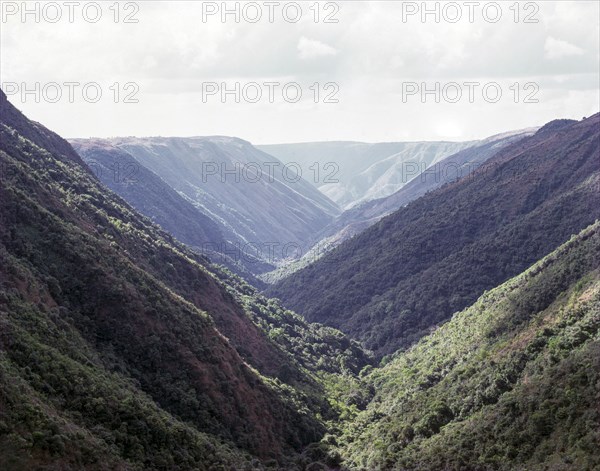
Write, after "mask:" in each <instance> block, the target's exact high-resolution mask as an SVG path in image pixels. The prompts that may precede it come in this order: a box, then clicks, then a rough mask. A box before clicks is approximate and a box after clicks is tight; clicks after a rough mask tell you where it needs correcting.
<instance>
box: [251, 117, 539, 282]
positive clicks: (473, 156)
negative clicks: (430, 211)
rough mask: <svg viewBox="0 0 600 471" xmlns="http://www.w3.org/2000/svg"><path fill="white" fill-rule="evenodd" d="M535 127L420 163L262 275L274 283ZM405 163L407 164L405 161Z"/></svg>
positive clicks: (464, 172) (467, 172) (469, 169)
mask: <svg viewBox="0 0 600 471" xmlns="http://www.w3.org/2000/svg"><path fill="white" fill-rule="evenodd" d="M537 129H538V128H531V129H524V130H520V131H512V132H507V133H502V134H498V135H495V136H492V137H489V138H487V139H483V140H481V141H478V142H477V143H476V144H474V145H472V146H471V147H467V148H466V149H463V150H461V151H459V152H457V153H456V154H453V155H451V156H449V157H446V158H444V159H442V160H440V161H439V162H436V163H434V164H432V165H429V166H426V167H420V166H419V173H418V175H411V178H412V179H411V180H410V181H409V182H408V183H407V184H406V185H404V186H403V187H402V188H401V189H400V190H398V191H397V192H396V193H394V194H392V195H390V196H387V197H385V198H379V199H375V200H369V201H364V202H362V203H360V204H357V205H356V206H354V207H352V208H350V209H347V210H346V211H344V212H343V213H342V214H340V215H339V216H338V217H337V218H335V219H334V220H333V221H332V222H331V223H329V224H328V225H327V226H326V227H325V228H324V229H322V230H321V231H320V232H319V233H318V234H316V235H315V236H314V237H313V240H312V242H311V243H310V244H309V245H310V246H311V249H310V250H308V251H307V253H306V254H304V256H303V257H302V258H301V259H298V260H295V261H292V262H290V263H287V264H284V265H283V266H281V267H279V268H277V269H276V270H274V271H272V272H269V273H267V274H265V275H263V276H262V277H261V278H262V279H264V280H266V281H268V282H270V283H273V282H277V281H279V280H281V279H282V278H285V277H286V276H289V275H290V274H292V273H294V272H295V271H298V270H299V269H301V268H303V267H305V266H307V265H308V264H310V263H312V262H314V261H316V260H318V259H319V258H320V257H322V256H323V255H325V254H326V253H327V252H330V251H331V250H333V249H334V248H335V247H337V246H338V245H339V244H341V243H342V242H343V241H345V240H347V239H349V238H351V237H354V236H355V235H357V234H360V233H361V232H363V231H364V230H365V229H367V228H368V227H370V226H372V225H373V224H375V223H376V222H377V221H379V220H380V219H381V218H382V217H384V216H387V215H388V214H391V213H393V212H394V211H396V210H398V209H400V208H401V207H403V206H405V205H407V204H408V203H410V202H411V201H413V200H415V199H417V198H419V197H421V196H423V195H424V194H425V193H427V192H429V191H432V190H435V189H436V188H439V187H441V186H443V185H445V184H447V183H451V182H453V181H456V180H458V179H459V178H465V177H468V176H469V175H470V174H471V173H472V172H473V171H474V170H476V169H477V168H478V167H480V166H481V165H482V164H483V163H484V162H485V161H486V160H488V159H489V158H490V157H492V156H493V155H495V154H496V153H498V152H499V151H500V150H501V149H502V148H504V147H506V146H507V145H509V144H512V143H513V142H516V141H518V140H520V139H523V138H524V137H527V136H531V135H533V134H534V133H535V131H537ZM407 165H408V163H407Z"/></svg>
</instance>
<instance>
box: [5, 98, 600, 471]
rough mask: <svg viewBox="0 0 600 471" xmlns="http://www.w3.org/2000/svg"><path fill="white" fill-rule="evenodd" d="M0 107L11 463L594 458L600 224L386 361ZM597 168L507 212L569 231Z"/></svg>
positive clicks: (107, 466)
mask: <svg viewBox="0 0 600 471" xmlns="http://www.w3.org/2000/svg"><path fill="white" fill-rule="evenodd" d="M0 117H1V118H2V119H1V121H0V469H1V470H7V471H13V470H17V471H21V470H23V471H25V470H27V471H28V470H32V469H34V470H46V471H50V470H81V469H86V470H94V471H95V470H98V471H104V470H164V471H167V470H168V471H171V470H175V471H177V470H179V471H184V470H206V471H217V470H218V471H232V470H236V471H237V470H241V471H242V470H243V471H254V470H269V469H271V470H285V471H316V470H323V471H325V470H336V471H342V470H366V471H373V470H465V471H467V470H468V471H471V470H486V471H487V470H490V471H491V470H494V471H495V470H501V471H504V470H506V471H508V470H511V471H512V470H515V469H527V470H528V471H538V470H539V471H542V470H547V469H552V470H554V469H556V470H563V469H564V470H569V471H570V470H573V471H575V470H577V471H579V470H595V469H598V468H599V467H600V461H599V457H598V454H597V444H598V440H599V438H600V435H599V431H600V410H599V409H598V391H599V390H600V334H599V329H600V266H599V265H600V223H598V222H596V223H595V224H593V225H591V226H589V227H588V228H587V229H585V230H583V231H582V232H580V233H579V235H577V236H574V237H572V238H571V240H569V241H568V242H567V243H564V244H563V245H562V246H560V247H559V248H558V249H556V250H555V251H554V252H552V253H551V254H550V255H548V256H546V257H545V258H543V259H542V260H540V261H538V262H535V263H532V266H530V268H529V269H527V270H526V271H525V272H523V273H522V274H521V275H519V276H517V277H516V278H512V279H510V280H509V281H507V282H505V283H504V284H502V285H500V286H499V287H497V288H495V289H493V290H492V291H489V292H485V293H484V294H483V295H482V296H481V297H480V298H479V300H477V301H476V302H475V303H474V304H472V305H471V307H468V308H467V309H465V310H463V311H462V312H459V313H458V314H456V315H455V316H454V317H453V319H452V320H450V321H449V322H447V323H446V324H444V325H442V326H441V327H439V328H437V330H435V331H433V332H432V333H430V335H427V336H425V337H424V338H422V339H421V340H420V341H419V342H418V343H416V344H415V345H414V346H413V347H412V348H411V349H409V350H408V351H404V352H401V351H399V352H396V353H395V354H394V355H391V356H388V357H386V358H385V359H384V361H383V362H382V365H381V366H380V367H379V368H377V367H376V366H375V365H374V364H373V362H372V360H371V358H370V356H369V355H367V353H366V352H365V351H364V350H363V349H362V348H361V347H360V345H359V344H357V343H356V342H355V341H352V340H351V339H349V338H348V337H346V336H345V335H344V334H342V333H341V332H340V331H337V330H335V329H334V328H332V327H325V326H322V325H317V324H310V323H307V322H306V321H305V320H303V319H302V318H301V317H299V316H298V315H297V314H295V313H293V312H291V311H289V310H287V309H285V308H284V307H282V305H281V304H280V303H279V302H278V301H277V300H273V299H268V298H266V297H264V296H262V295H261V294H260V293H259V292H258V291H257V290H256V288H254V287H252V286H251V285H249V284H248V283H246V282H245V281H243V280H242V279H240V278H238V277H237V276H236V275H235V274H233V273H231V272H230V271H228V270H227V269H226V268H223V267H216V266H213V265H211V264H210V263H209V262H208V260H206V259H205V258H203V257H202V256H200V255H198V254H197V253H196V252H194V251H192V250H190V249H188V248H187V247H186V246H184V245H182V244H180V243H179V242H177V241H176V240H174V239H173V237H171V236H170V235H169V234H167V233H165V232H163V231H162V230H160V229H159V228H158V227H157V226H155V225H153V224H152V223H151V222H150V221H149V220H148V219H145V218H143V217H142V216H140V215H138V214H137V213H136V212H135V211H133V210H132V209H131V208H130V207H129V206H128V205H127V204H126V203H124V202H123V201H122V200H121V199H120V198H118V197H117V196H116V195H114V194H113V193H112V192H110V191H108V190H106V189H105V188H104V187H102V186H101V185H100V184H99V182H98V181H97V180H96V179H95V177H94V176H93V175H92V174H91V173H90V172H89V171H88V169H87V168H86V167H85V165H84V164H83V163H82V162H81V160H80V159H79V157H78V156H77V154H75V152H73V150H72V149H71V148H70V146H69V145H68V144H67V143H66V142H65V141H63V140H62V139H61V138H59V137H58V136H56V135H55V134H53V133H51V132H50V131H48V130H47V129H45V128H43V127H42V126H41V125H38V124H35V123H31V122H29V121H28V120H27V119H26V118H25V117H24V116H22V115H21V114H20V113H19V112H18V111H17V110H16V109H14V108H13V107H12V106H10V105H9V104H8V103H7V102H6V98H5V97H4V96H3V94H2V93H1V92H0ZM556 131H557V130H556V129H546V131H544V132H545V133H548V132H550V133H554V132H556ZM544 132H542V134H540V135H539V136H538V137H540V136H542V137H543V136H544V135H545V134H544ZM546 135H547V134H546ZM580 137H581V139H580V141H579V143H578V144H577V145H576V146H575V149H580V148H579V147H577V146H579V145H581V146H584V147H585V146H587V147H585V148H586V149H588V151H590V152H594V151H595V150H594V149H597V147H594V145H595V144H594V143H593V142H592V143H590V142H589V141H588V137H589V136H588V135H587V134H585V133H584V135H582V136H580ZM580 150H581V149H580ZM573 155H575V156H579V158H580V163H581V168H584V169H585V168H586V167H585V165H587V163H586V162H587V161H588V158H589V155H588V154H587V153H586V152H583V153H578V151H573ZM574 158H577V157H574ZM595 177H596V176H595V175H594V174H592V176H590V177H588V179H587V180H585V179H584V180H583V182H582V181H579V180H577V178H576V177H573V178H574V180H573V181H574V182H577V181H579V186H577V185H574V186H573V187H572V190H571V191H570V192H563V193H561V194H560V195H558V196H556V198H557V199H558V200H560V201H562V202H563V203H564V204H563V205H560V204H558V203H557V204H555V205H554V204H553V205H548V206H547V207H545V208H546V209H544V210H543V211H542V213H541V214H546V215H547V216H548V217H549V219H548V221H546V223H545V224H544V225H542V227H541V228H532V227H531V226H530V225H529V224H532V223H533V222H534V221H536V219H535V218H533V219H526V222H527V221H528V222H527V223H525V222H523V223H522V225H520V226H518V227H517V226H512V225H510V224H509V225H507V226H506V228H505V229H504V230H506V231H509V232H510V231H512V232H510V234H511V236H512V237H514V238H515V240H516V241H521V243H523V241H524V240H526V239H525V238H524V237H522V236H523V233H522V231H525V230H527V231H530V232H531V233H535V234H538V235H539V236H540V237H541V235H540V234H541V232H540V231H542V230H547V231H549V233H550V232H551V229H552V228H550V227H549V225H552V224H554V221H558V220H560V221H562V220H563V219H564V221H567V222H564V224H557V225H561V227H562V229H561V230H563V231H567V230H568V222H569V221H570V222H571V223H573V224H575V222H577V223H579V222H580V221H581V220H583V219H584V218H583V216H582V214H581V211H584V210H588V211H590V213H591V214H594V210H592V209H590V205H588V204H587V203H586V202H584V201H583V200H582V199H581V198H582V196H581V195H588V196H589V191H588V190H589V184H590V179H593V178H595ZM557 178H558V177H557ZM558 180H560V179H558ZM558 180H557V181H558ZM557 185H558V183H557ZM490 191H492V190H490ZM530 197H532V196H531V195H530ZM569 201H571V203H573V202H579V203H580V204H582V208H580V209H573V207H572V206H571V203H570V202H569ZM555 202H556V201H555ZM592 202H593V201H592ZM523 204H524V205H525V206H529V204H530V201H529V202H527V201H525V202H524V203H523ZM573 204H574V203H573ZM534 206H535V205H534ZM538 206H540V205H538ZM548 208H550V209H548ZM505 209H506V210H508V209H507V208H505ZM544 211H545V212H544ZM553 211H554V212H556V213H553ZM560 211H573V212H574V215H571V216H569V217H567V216H566V215H565V216H564V218H563V219H561V217H562V216H560V214H559V213H560ZM527 214H530V213H527ZM559 216H560V217H559ZM586 217H590V215H588V216H586ZM480 222H481V221H480ZM384 224H390V222H389V221H388V222H385V221H384ZM466 228H468V226H466ZM466 228H465V230H466ZM534 229H535V230H534ZM376 230H383V229H382V228H381V227H379V229H376ZM536 231H537V232H536ZM383 233H385V231H383ZM493 234H497V232H493ZM553 234H554V235H553V236H552V237H558V235H557V233H553ZM490 237H491V236H490ZM552 237H550V236H549V238H550V239H551V238H552ZM384 240H385V239H384ZM502 240H503V241H506V240H508V238H503V239H502ZM535 240H536V244H537V245H536V247H537V248H536V249H535V250H542V248H543V247H545V246H546V245H547V242H546V241H545V240H542V239H539V240H538V239H535ZM485 241H486V242H485V244H487V243H488V242H489V243H490V244H491V245H489V246H488V245H485V244H484V245H481V247H484V248H485V249H486V250H488V251H494V250H499V249H500V247H502V248H503V250H507V251H509V250H512V246H510V245H507V246H502V245H497V244H499V242H498V241H495V242H494V239H490V238H489V237H488V238H487V239H485ZM492 242H494V243H495V244H496V245H494V244H493V243H492ZM382 243H383V242H382ZM386 243H387V242H386ZM479 243H482V242H478V244H479ZM516 243H517V242H515V244H516ZM540 247H542V248H540ZM515 250H516V249H515ZM530 250H531V251H533V249H530ZM493 253H495V252H493ZM515 253H520V252H518V250H517V252H515ZM527 253H528V254H529V255H531V253H530V252H529V251H528V252H527ZM486 254H488V252H485V253H483V254H480V255H481V256H482V257H484V258H485V256H486ZM488 255H489V254H488ZM513 257H516V255H514V254H513ZM522 263H523V261H519V260H516V259H515V260H513V261H512V262H511V264H510V268H506V270H505V272H506V273H508V272H510V271H512V270H514V269H515V267H516V266H518V265H520V264H522ZM457 267H458V268H460V270H463V271H464V270H465V267H464V266H462V265H461V264H457ZM492 267H493V264H491V265H488V266H487V270H492ZM460 270H459V271H458V272H457V273H462V272H461V271H460ZM368 273H369V271H368V270H367V271H366V274H367V275H368ZM479 274H480V275H481V273H479ZM367 275H365V276H367ZM446 275H447V276H449V275H448V273H446ZM476 275H477V273H475V274H472V275H469V276H468V277H467V278H466V280H465V281H464V283H468V282H474V281H473V280H474V277H475V276H476ZM435 279H436V278H435V277H433V278H432V280H435ZM454 281H455V282H456V278H454ZM488 281H489V280H488ZM455 284H456V285H457V286H456V291H448V292H447V293H446V295H447V297H448V298H450V299H453V298H454V297H455V296H458V297H459V298H460V296H466V295H465V294H464V292H462V291H461V290H462V289H463V287H464V286H463V285H460V284H458V283H455ZM440 289H442V288H441V287H440ZM355 291H360V290H355ZM348 293H350V292H348ZM418 293H421V294H422V292H420V291H418V292H417V294H418ZM461 293H462V294H461ZM312 296H313V294H312V293H310V296H307V297H312ZM415 296H416V294H415ZM348 297H349V298H351V297H352V296H351V295H350V294H348ZM461 299H462V298H461ZM465 299H466V298H465ZM329 301H331V300H329ZM329 301H328V302H329ZM376 301H377V302H378V303H379V302H387V301H386V300H385V299H384V298H378V299H376ZM453 302H455V301H453ZM460 302H464V299H462V300H461V301H460ZM450 304H452V303H450ZM373 315H376V312H375V313H374V314H373ZM399 318H402V316H399ZM436 319H437V317H436ZM384 325H385V324H384ZM381 335H382V336H393V335H395V332H394V331H393V330H389V331H386V330H382V331H381Z"/></svg>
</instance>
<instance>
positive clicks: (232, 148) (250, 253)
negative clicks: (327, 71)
mask: <svg viewBox="0 0 600 471" xmlns="http://www.w3.org/2000/svg"><path fill="white" fill-rule="evenodd" d="M75 143H76V144H77V145H80V146H88V145H99V146H106V145H110V146H112V147H116V148H118V149H122V150H124V151H126V152H128V153H129V154H130V155H131V156H133V157H134V158H135V159H136V160H137V161H138V162H139V163H140V164H141V165H143V166H144V167H146V168H147V169H149V170H151V171H152V172H154V173H155V174H156V175H158V176H159V177H160V178H161V179H162V180H164V181H165V182H166V183H167V184H168V185H169V186H171V187H172V188H173V189H175V190H176V191H177V192H178V193H179V194H180V195H182V196H183V197H184V198H186V199H187V200H189V201H190V202H192V203H193V204H194V205H195V206H196V207H197V208H199V209H200V210H201V211H202V212H203V213H204V214H206V215H208V216H210V217H211V218H212V219H214V220H216V221H217V222H218V223H219V224H220V225H222V226H224V228H225V229H224V230H223V232H224V233H225V236H226V237H227V232H231V233H233V234H234V235H235V240H230V242H232V243H234V244H235V243H237V242H238V241H241V242H240V243H239V244H238V246H237V247H235V248H234V249H233V250H232V254H231V255H232V256H233V257H236V256H237V257H238V258H241V257H251V258H252V259H254V258H259V259H262V260H266V261H267V262H272V261H277V260H279V259H281V258H286V257H287V256H293V255H295V254H296V253H297V252H299V251H303V250H306V248H305V246H306V242H307V241H308V240H310V239H311V237H312V236H313V235H314V234H315V233H317V232H318V231H319V230H321V229H322V228H323V227H325V225H327V224H328V223H329V222H330V221H331V220H332V219H333V218H334V217H335V216H337V215H338V214H339V212H340V211H339V209H338V207H337V206H336V204H335V203H333V202H332V201H330V200H329V199H328V198H327V197H326V196H324V195H323V194H322V193H320V192H319V191H318V190H317V189H316V188H315V187H314V186H312V185H311V184H309V183H308V182H306V181H305V180H304V179H302V178H301V176H300V175H298V174H297V173H296V172H295V169H294V168H291V167H289V168H288V167H285V166H284V165H283V164H282V163H281V162H280V161H278V160H277V159H276V158H275V157H273V156H271V155H268V154H266V153H264V152H262V151H259V150H258V149H256V148H255V147H253V146H252V145H251V144H250V143H248V142H246V141H243V140H241V139H236V138H229V137H194V138H158V137H156V138H144V139H138V138H115V139H111V140H93V141H91V142H90V141H89V140H87V141H86V140H77V141H75ZM259 272H260V271H259Z"/></svg>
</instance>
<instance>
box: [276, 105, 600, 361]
mask: <svg viewBox="0 0 600 471" xmlns="http://www.w3.org/2000/svg"><path fill="white" fill-rule="evenodd" d="M599 122H600V115H596V116H594V117H591V118H588V119H586V120H584V121H581V122H575V123H573V122H567V123H550V124H549V125H546V126H545V127H544V128H542V129H541V130H539V131H538V132H537V133H536V134H535V135H534V136H532V137H528V138H525V139H523V140H521V141H518V142H517V143H515V144H512V145H510V146H508V147H506V148H504V149H503V150H502V151H500V153H499V154H497V155H496V156H494V157H492V158H491V159H490V160H488V161H487V163H486V164H485V165H483V166H482V167H480V168H479V169H478V170H477V171H476V172H474V173H473V175H471V176H469V177H467V178H465V179H462V180H459V181H458V182H454V183H450V184H448V185H446V186H445V187H443V188H440V189H439V190H437V191H434V192H431V193H428V194H427V195H425V196H423V197H422V198H419V199H418V200H416V201H413V202H412V203H411V204H409V205H408V206H406V207H404V208H402V209H400V210H399V211H397V212H395V213H393V214H392V215H390V216H388V217H386V218H384V219H383V220H381V221H380V222H379V223H378V224H376V225H375V226H372V227H370V228H369V229H367V230H366V231H365V232H363V233H361V234H360V235H358V236H356V237H354V238H353V239H351V240H349V241H346V242H345V243H343V244H342V245H340V246H339V247H337V248H336V249H334V250H333V251H332V252H329V253H328V254H326V255H325V256H324V257H323V258H321V259H320V260H318V261H316V262H315V263H313V264H311V265H309V266H308V267H306V268H304V269H302V270H300V271H298V272H296V273H293V274H292V275H291V276H289V277H288V278H285V279H284V280H282V281H280V282H279V283H277V284H275V285H274V286H273V287H272V288H271V289H269V290H268V291H267V294H268V295H269V296H273V297H278V298H280V299H281V300H282V301H283V303H284V304H285V305H286V306H287V307H288V308H290V309H293V310H294V311H296V312H298V313H299V314H301V315H302V316H304V317H305V318H306V319H308V320H309V321H313V322H320V323H324V324H327V325H330V326H332V327H335V328H338V329H340V330H342V331H343V332H344V333H346V334H349V335H350V336H351V337H352V338H355V339H359V340H361V341H362V342H363V343H364V345H365V346H366V347H367V348H369V349H371V350H373V351H374V352H375V353H376V354H377V355H378V356H379V357H383V356H385V355H387V354H390V353H393V352H395V351H396V350H398V349H406V348H408V347H410V346H411V345H412V344H414V343H415V342H416V341H418V340H419V339H420V338H421V337H423V336H424V335H427V334H428V333H429V332H430V329H431V328H433V327H435V326H436V325H439V324H440V323H441V322H444V321H447V320H448V319H449V318H450V317H451V316H452V314H454V313H455V312H457V311H459V310H461V309H464V308H465V307H467V306H469V305H470V304H472V303H473V302H475V300H476V299H477V298H478V297H479V296H480V295H481V294H482V293H483V292H484V291H485V290H489V289H492V288H494V287H496V286H498V285H499V284H501V283H503V282H504V281H506V280H508V279H510V278H511V277H513V276H516V275H517V274H519V273H521V272H522V271H523V270H525V269H526V268H527V267H529V266H530V265H532V264H533V263H535V262H536V261H537V260H539V259H540V258H541V257H543V256H544V255H546V254H548V253H550V252H551V251H552V250H554V249H555V248H556V247H558V246H559V245H560V244H562V243H563V242H565V241H566V240H568V238H569V237H570V236H571V235H573V234H577V233H579V232H580V231H581V230H582V229H584V228H585V227H587V226H588V225H590V224H592V223H593V222H594V221H595V220H596V219H598V218H600V198H599V196H598V195H599V194H598V185H599V182H600V125H599ZM307 293H310V294H307Z"/></svg>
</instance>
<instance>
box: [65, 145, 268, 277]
mask: <svg viewBox="0 0 600 471" xmlns="http://www.w3.org/2000/svg"><path fill="white" fill-rule="evenodd" d="M71 142H72V144H73V147H74V149H75V150H76V151H77V153H78V154H79V155H80V156H81V158H82V159H83V160H84V161H85V162H86V163H87V165H88V166H89V167H90V168H91V170H92V171H93V173H94V175H96V177H98V179H99V180H101V181H102V183H103V184H104V185H106V186H107V187H108V188H110V189H111V190H112V191H114V192H115V193H117V194H118V195H119V196H121V197H122V198H123V199H124V200H125V201H127V202H128V203H129V204H131V205H132V206H133V207H134V208H135V209H136V210H138V211H139V212H140V213H142V214H143V215H145V216H147V217H149V218H150V219H152V221H153V222H155V223H156V224H158V225H159V226H161V227H162V228H163V229H164V230H166V231H167V232H169V233H170V234H173V235H174V236H175V237H177V239H178V240H180V241H181V242H183V243H185V244H186V245H188V246H190V247H192V248H194V249H195V250H197V251H199V252H200V253H201V254H204V255H206V256H208V257H209V258H210V259H211V261H213V262H214V263H220V264H223V265H225V266H227V267H228V268H229V269H231V270H233V271H234V272H235V273H238V274H240V275H242V276H245V277H246V278H248V279H250V280H252V281H253V282H255V283H256V280H255V279H254V278H253V277H252V274H253V273H261V272H264V271H268V270H269V269H273V268H274V266H273V265H270V264H269V263H267V262H265V261H262V260H260V259H258V258H255V257H252V254H251V253H248V252H246V253H245V254H244V256H241V253H240V252H239V251H238V250H235V248H236V247H239V246H243V241H242V240H241V239H238V238H237V237H236V235H235V234H234V233H233V232H232V231H231V230H229V229H228V228H227V227H226V226H225V225H222V224H220V223H219V222H217V221H215V220H213V219H211V218H210V217H209V216H207V215H206V214H204V213H203V212H202V211H201V210H200V209H199V208H198V207H196V206H194V205H193V204H192V202H190V201H189V200H187V199H186V198H184V197H183V196H182V195H180V194H179V193H177V192H176V191H175V190H174V189H173V188H171V187H170V186H169V185H168V184H167V183H166V182H164V181H163V180H162V179H161V178H160V177H159V176H158V175H156V174H155V173H154V172H152V171H150V170H148V169H147V168H146V167H144V166H143V165H141V164H140V163H139V162H138V161H137V160H135V159H134V158H133V156H131V155H130V154H129V153H128V152H127V151H125V150H123V149H120V148H118V147H115V146H111V145H110V144H108V143H101V142H95V141H89V140H73V141H71Z"/></svg>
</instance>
